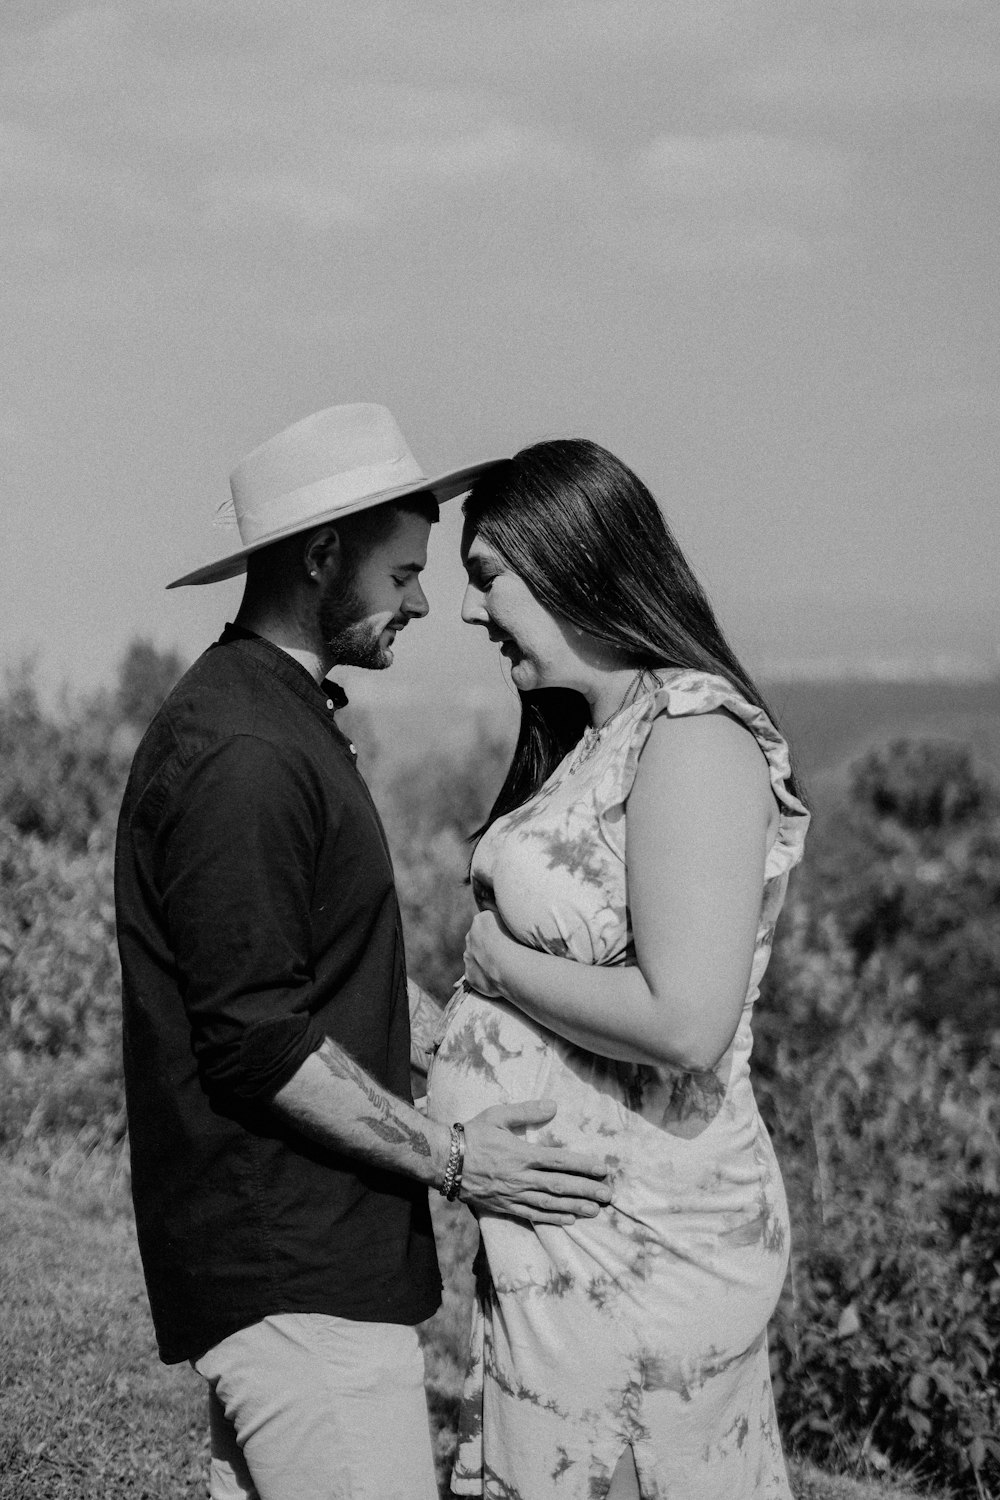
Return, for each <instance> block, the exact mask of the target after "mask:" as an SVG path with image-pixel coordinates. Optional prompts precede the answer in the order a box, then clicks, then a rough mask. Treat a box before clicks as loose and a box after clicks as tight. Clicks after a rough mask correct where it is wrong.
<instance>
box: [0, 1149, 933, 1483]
mask: <svg viewBox="0 0 1000 1500" xmlns="http://www.w3.org/2000/svg"><path fill="white" fill-rule="evenodd" d="M69 1162H70V1156H69V1154H68V1153H64V1154H63V1156H62V1157H61V1158H60V1165H59V1170H58V1171H57V1172H56V1173H55V1175H52V1174H51V1173H50V1174H47V1175H40V1174H39V1173H38V1172H37V1170H35V1171H32V1170H29V1169H28V1168H27V1167H26V1166H24V1165H17V1164H12V1163H10V1162H0V1201H2V1203H3V1205H4V1208H3V1216H2V1219H0V1500H90V1497H92V1496H102V1497H109V1500H110V1497H115V1500H183V1497H189V1500H193V1497H195V1496H197V1497H199V1500H202V1497H204V1496H205V1494H206V1485H205V1467H206V1461H207V1444H206V1439H205V1421H204V1393H203V1388H202V1385H201V1381H200V1380H199V1378H198V1377H197V1376H196V1375H195V1374H194V1373H193V1372H192V1371H191V1370H189V1369H188V1368H187V1366H173V1367H170V1368H167V1367H166V1366H164V1365H161V1364H160V1363H159V1361H158V1359H157V1357H156V1353H155V1344H154V1340H153V1329H152V1324H151V1322H150V1318H149V1311H148V1308H147V1305H146V1297H145V1291H144V1288H143V1283H142V1272H141V1269H140V1265H139V1257H138V1252H137V1250H136V1245H135V1237H134V1234H133V1230H132V1223H131V1216H130V1213H129V1211H128V1206H127V1199H126V1197H125V1193H124V1188H123V1181H122V1174H121V1172H120V1171H118V1170H117V1169H115V1170H112V1171H111V1172H109V1171H108V1170H107V1169H106V1167H103V1166H102V1167H95V1166H94V1165H93V1164H92V1163H91V1164H90V1165H89V1166H88V1163H87V1160H86V1158H85V1157H82V1156H81V1157H80V1158H79V1159H78V1162H77V1167H76V1170H74V1171H71V1170H70V1167H69ZM435 1216H436V1227H437V1231H438V1237H439V1241H440V1244H441V1251H442V1255H441V1259H442V1264H443V1268H444V1270H445V1276H446V1283H447V1287H446V1296H445V1303H444V1306H443V1307H442V1309H441V1311H440V1312H439V1313H438V1314H437V1316H436V1317H435V1318H434V1319H432V1320H431V1322H430V1323H429V1324H428V1325H426V1327H425V1329H424V1343H425V1348H426V1352H427V1385H428V1399H429V1405H430V1409H431V1413H432V1417H433V1418H434V1419H435V1425H436V1426H437V1427H438V1457H439V1469H440V1472H441V1474H442V1477H443V1476H444V1475H445V1473H446V1471H447V1460H448V1454H449V1451H450V1431H449V1418H450V1416H451V1414H452V1412H453V1409H454V1401H455V1394H456V1392H457V1390H458V1387H459V1383H460V1379H461V1360H462V1345H463V1343H464V1337H465V1321H466V1317H467V1309H468V1299H469V1296H470V1293H471V1277H470V1274H469V1266H468V1259H469V1255H470V1252H471V1249H472V1246H473V1243H474V1238H475V1235H474V1230H473V1227H472V1224H471V1220H470V1219H469V1216H468V1214H467V1213H466V1212H465V1210H464V1209H454V1208H449V1207H448V1206H447V1205H444V1204H440V1205H437V1204H436V1205H435ZM790 1467H791V1470H792V1479H793V1489H794V1491H795V1494H796V1497H797V1500H889V1497H892V1500H915V1497H914V1496H913V1495H912V1492H911V1491H910V1490H907V1489H906V1488H905V1486H902V1485H900V1484H899V1483H893V1482H890V1481H886V1482H883V1483H877V1484H873V1483H868V1482H858V1481H855V1480H853V1479H851V1478H848V1477H837V1476H830V1475H827V1474H822V1473H820V1472H819V1471H818V1470H816V1469H813V1468H812V1467H810V1466H803V1465H797V1464H792V1465H791V1466H790ZM539 1500H543V1497H539ZM924 1500H926V1497H924Z"/></svg>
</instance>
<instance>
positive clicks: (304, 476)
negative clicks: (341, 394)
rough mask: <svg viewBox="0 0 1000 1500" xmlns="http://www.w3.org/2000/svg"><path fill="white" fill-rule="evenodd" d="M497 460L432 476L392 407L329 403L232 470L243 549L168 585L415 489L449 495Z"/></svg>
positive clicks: (209, 578) (218, 572) (219, 575)
mask: <svg viewBox="0 0 1000 1500" xmlns="http://www.w3.org/2000/svg"><path fill="white" fill-rule="evenodd" d="M498 461H499V460H496V459H490V460H488V461H487V462H486V463H479V464H470V465H467V466H466V467H465V468H462V469H452V470H451V471H450V472H449V473H447V474H440V475H438V477H437V478H436V479H428V478H427V476H426V475H425V473H424V471H423V469H422V468H421V467H420V465H419V464H418V463H417V460H416V459H415V458H414V456H413V454H412V453H411V452H410V449H409V446H408V444H407V442H406V439H405V438H404V437H403V434H402V433H401V432H400V430H399V428H398V427H397V425H396V420H395V418H394V417H393V415H392V413H391V412H390V411H388V410H387V409H386V407H384V406H376V405H375V404H373V403H372V402H355V403H354V404H352V405H347V406H328V407H326V409H325V410H324V411H318V412H314V413H313V415H312V416H311V417H303V418H302V420H301V421H300V422H295V423H293V424H292V426H291V427H286V428H285V430H284V432H279V433H278V435H277V437H273V438H271V439H269V441H268V442H266V443H262V444H261V445H260V447H259V448H255V449H254V450H253V452H252V453H248V454H247V456H246V458H244V459H243V461H242V462H241V463H240V464H238V465H237V466H236V468H235V469H234V470H233V472H232V474H231V475H230V476H229V486H230V489H231V491H232V497H233V502H232V513H233V515H234V516H235V518H236V524H237V527H238V528H239V534H240V541H241V543H242V546H241V547H240V550H239V551H238V552H234V553H232V554H231V555H230V556H229V557H224V558H221V559H220V560H219V561H218V562H215V563H209V565H208V566H207V567H202V568H197V569H195V571H194V572H193V573H186V574H185V575H184V577H183V578H177V579H175V580H174V582H173V583H171V584H168V585H167V587H168V588H179V587H180V586H181V585H182V584H188V583H215V582H217V581H218V580H219V579H223V578H232V577H234V576H235V575H236V574H237V573H242V572H243V570H244V567H245V564H246V559H247V556H248V555H249V554H250V553H251V552H255V551H256V550H257V549H258V548H259V547H266V546H268V545H269V544H270V543H271V542H277V541H281V540H282V539H283V538H285V537H288V536H293V535H295V534H296V533H298V532H300V531H305V530H307V529H308V528H310V527H313V526H322V525H325V524H327V523H334V524H335V523H336V522H337V521H338V520H340V519H341V518H342V517H345V516H350V515H353V514H354V513H355V512H356V511H359V510H366V509H368V508H369V507H370V506H373V505H382V504H384V503H386V502H388V501H390V500H395V499H398V498H400V497H401V496H403V495H407V494H412V493H413V492H414V491H416V490H427V491H428V493H430V494H432V495H433V496H434V497H435V499H437V500H438V501H444V500H450V499H451V498H452V497H453V496H455V495H460V494H464V493H465V492H466V491H467V490H468V489H469V488H470V487H471V485H472V482H473V480H474V479H475V478H476V476H477V475H479V474H481V473H484V472H485V471H486V470H487V469H491V468H494V467H495V466H496V464H497V462H498Z"/></svg>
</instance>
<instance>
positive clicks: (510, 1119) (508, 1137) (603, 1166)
mask: <svg viewBox="0 0 1000 1500" xmlns="http://www.w3.org/2000/svg"><path fill="white" fill-rule="evenodd" d="M555 1113H556V1106H555V1105H554V1104H552V1103H551V1102H549V1101H548V1100H545V1099H532V1100H528V1101H527V1102H525V1103H523V1104H497V1105H494V1106H493V1107H492V1108H491V1109H484V1110H483V1112H482V1114H478V1115H476V1116H475V1117H474V1118H473V1119H471V1120H468V1121H466V1125H465V1165H464V1167H463V1170H462V1187H461V1190H460V1192H459V1197H460V1199H461V1200H462V1202H463V1203H468V1204H469V1205H470V1207H471V1208H473V1209H474V1210H475V1212H476V1213H477V1214H505V1215H507V1216H509V1217H513V1218H517V1219H528V1220H530V1221H531V1223H533V1224H572V1223H573V1221H574V1219H579V1218H593V1217H594V1215H595V1214H597V1213H598V1212H599V1211H600V1209H601V1208H602V1207H603V1206H604V1204H606V1203H610V1202H611V1189H610V1187H609V1186H608V1185H607V1183H606V1182H605V1180H604V1179H605V1178H606V1177H607V1172H608V1167H607V1162H606V1161H604V1160H603V1159H602V1158H601V1157H599V1156H596V1155H594V1156H590V1155H588V1154H586V1153H585V1152H582V1151H569V1150H567V1149H566V1148H565V1147H562V1146H542V1145H529V1144H528V1143H527V1142H526V1141H523V1140H520V1139H519V1138H518V1136H517V1135H515V1134H514V1132H515V1131H517V1130H523V1128H524V1127H525V1126H526V1125H545V1124H547V1122H548V1121H549V1120H551V1119H552V1117H553V1115H554V1114H555Z"/></svg>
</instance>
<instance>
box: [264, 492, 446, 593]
mask: <svg viewBox="0 0 1000 1500" xmlns="http://www.w3.org/2000/svg"><path fill="white" fill-rule="evenodd" d="M400 512H405V514H407V515H413V516H422V517H423V518H424V520H425V521H430V523H431V525H433V524H434V522H435V521H437V520H438V519H439V516H440V506H439V505H438V502H437V501H436V500H435V498H434V496H433V495H432V494H431V493H430V491H429V490H416V491H415V492H414V493H413V494H410V495H401V496H400V498H399V499H398V500H387V501H386V502H385V504H384V505H373V506H372V507H371V508H370V509H369V510H359V511H355V512H354V514H353V515H349V516H343V517H342V518H341V519H340V520H336V519H331V520H329V521H325V522H323V523H322V524H323V526H332V527H333V528H334V529H335V530H336V532H337V534H338V535H339V537H340V541H341V546H342V548H343V552H344V561H345V565H346V570H347V575H348V576H350V575H351V574H353V572H354V571H355V569H356V567H357V565H358V563H359V562H360V560H361V558H362V557H363V556H364V554H365V553H366V552H368V551H370V550H371V548H372V547H377V546H378V545H379V543H380V542H383V541H385V539H386V537H387V536H388V535H389V533H390V532H391V531H392V529H393V527H394V526H395V524H396V519H397V517H398V516H399V514H400ZM321 529H322V527H321V526H318V525H317V526H309V527H306V529H305V530H304V531H297V532H295V534H294V535H293V536H286V537H282V539H281V540H280V541H279V542H271V543H270V545H269V546H267V547H260V548H258V550H257V551H256V552H251V553H250V555H249V557H248V558H247V583H248V584H249V585H251V586H256V585H273V584H275V583H277V582H278V581H279V580H280V579H283V578H288V579H290V578H293V577H295V576H296V574H297V572H298V569H299V566H300V565H301V561H302V549H303V547H304V546H305V543H306V541H307V539H308V538H309V537H310V536H311V535H312V534H313V533H314V532H316V531H320V530H321Z"/></svg>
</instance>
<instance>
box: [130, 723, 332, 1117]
mask: <svg viewBox="0 0 1000 1500" xmlns="http://www.w3.org/2000/svg"><path fill="white" fill-rule="evenodd" d="M323 817H324V809H323V806H322V801H321V799H320V798H319V797H317V795H316V793H315V790H314V788H313V787H312V786H311V784H310V779H309V775H308V771H307V769H306V767H305V766H304V765H297V764H296V763H295V761H294V758H293V757H292V756H291V755H290V754H289V753H288V752H287V751H282V750H279V749H278V748H276V747H275V746H274V745H272V744H271V743H269V742H268V741H266V740H263V739H257V738H255V737H254V736H252V735H236V736H233V737H232V738H229V739H225V740H223V741H221V742H220V743H217V744H215V745H213V746H212V747H211V748H209V749H206V750H204V751H202V752H201V753H200V754H199V755H197V756H196V757H195V758H194V759H193V761H191V762H190V763H189V764H188V765H187V766H186V768H185V770H184V772H183V774H182V775H181V777H180V778H179V781H178V782H177V784H176V785H175V787H174V788H173V791H172V795H171V798H170V804H169V808H168V810H167V815H166V816H165V818H164V820H163V823H162V825H161V829H160V835H159V839H158V848H157V858H156V869H157V881H158V884H159V886H160V894H161V897H162V911H163V914H164V919H165V923H166V933H167V940H168V942H169V944H170V947H171V950H172V952H173V955H174V958H175V961H176V964H177V968H178V980H179V988H180V993H181V997H182V1000H183V1002H184V1007H185V1010H186V1013H187V1016H188V1019H189V1022H190V1026H191V1041H192V1048H193V1051H194V1055H195V1058H196V1060H197V1064H198V1069H199V1073H200V1075H201V1078H202V1081H203V1085H204V1087H205V1089H206V1091H207V1092H208V1094H209V1095H210V1096H214V1097H216V1098H218V1099H220V1101H221V1100H222V1099H223V1098H225V1097H227V1096H228V1097H232V1098H235V1099H239V1100H244V1101H247V1102H251V1103H267V1102H269V1101H270V1100H271V1099H272V1098H273V1097H274V1095H275V1094H276V1093H277V1092H278V1090H279V1089H280V1088H282V1087H283V1085H284V1084H286V1083H287V1082H288V1081H289V1079H290V1078H292V1077H293V1075H294V1074H295V1073H296V1072H297V1071H298V1069H299V1068H300V1067H301V1065H302V1063H303V1062H304V1061H305V1059H306V1058H307V1057H308V1056H309V1055H310V1053H312V1052H314V1051H316V1049H317V1048H318V1047H319V1046H320V1044H321V1043H322V1041H323V1036H324V1033H323V1031H322V1029H321V1028H320V1026H319V1025H318V1023H317V1022H316V1020H315V1019H314V1017H313V1016H312V1014H311V1012H310V997H311V994H312V986H313V983H314V980H315V975H314V974H313V972H312V970H311V960H310V935H311V920H310V895H311V890H312V884H313V878H314V867H315V849H316V841H317V837H318V834H319V831H320V830H319V828H318V826H317V824H318V821H319V820H322V819H323Z"/></svg>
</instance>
